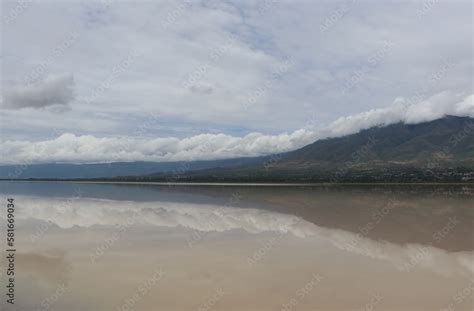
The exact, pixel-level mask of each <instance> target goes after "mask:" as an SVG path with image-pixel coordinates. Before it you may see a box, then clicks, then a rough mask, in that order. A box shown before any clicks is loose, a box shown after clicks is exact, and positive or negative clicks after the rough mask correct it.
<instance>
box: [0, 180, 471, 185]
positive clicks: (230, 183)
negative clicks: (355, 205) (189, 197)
mask: <svg viewBox="0 0 474 311" xmlns="http://www.w3.org/2000/svg"><path fill="white" fill-rule="evenodd" d="M4 181H6V182H32V183H77V184H123V185H156V186H225V187H231V186H248V187H311V186H364V185H367V186H403V185H419V186H474V183H472V182H439V183H434V182H406V183H403V182H392V183H391V182H367V183H347V182H346V183H344V182H341V183H330V182H321V183H245V182H235V183H233V182H153V181H91V180H28V179H0V182H4Z"/></svg>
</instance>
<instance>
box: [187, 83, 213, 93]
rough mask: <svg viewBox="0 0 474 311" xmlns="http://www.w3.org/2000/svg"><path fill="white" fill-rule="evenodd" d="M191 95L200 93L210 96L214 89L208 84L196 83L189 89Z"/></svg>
mask: <svg viewBox="0 0 474 311" xmlns="http://www.w3.org/2000/svg"><path fill="white" fill-rule="evenodd" d="M189 89H190V90H191V92H193V93H201V94H211V93H212V92H213V91H214V87H213V86H212V85H211V84H208V83H204V82H203V83H198V84H194V85H191V87H190V88H189Z"/></svg>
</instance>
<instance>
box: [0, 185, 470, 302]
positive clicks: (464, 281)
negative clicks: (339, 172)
mask: <svg viewBox="0 0 474 311" xmlns="http://www.w3.org/2000/svg"><path fill="white" fill-rule="evenodd" d="M0 194H1V202H3V203H2V204H4V205H5V206H6V203H7V201H6V199H7V197H13V198H14V199H15V202H16V206H17V207H16V211H15V218H16V249H17V254H16V267H15V269H16V289H15V291H16V297H15V305H14V308H12V307H11V306H10V305H7V304H6V302H5V299H4V298H3V297H4V293H3V292H2V301H1V302H0V306H1V309H2V310H3V309H4V308H5V309H6V310H9V309H11V310H472V309H473V299H474V296H473V291H474V253H473V251H474V238H473V226H474V204H473V203H474V186H466V185H464V186H463V185H458V186H428V185H424V186H413V185H410V186H369V185H367V186H322V185H321V186H307V187H303V186H288V187H283V186H281V187H258V186H252V187H250V186H215V185H214V186H166V185H162V186H158V185H123V184H121V185H114V184H86V183H53V182H51V183H46V182H41V183H40V182H0ZM3 210H4V209H3ZM0 217H1V218H2V219H0V221H1V231H2V232H5V231H6V228H5V224H6V221H5V217H6V212H3V213H2V214H1V215H0ZM4 236H5V234H4V233H2V238H1V240H2V244H1V248H2V252H3V250H4V249H5V248H6V245H5V238H4ZM3 257H5V256H2V258H3ZM1 266H2V269H1V271H2V275H1V278H2V284H4V282H6V278H5V266H6V261H5V258H3V259H2V262H1ZM2 288H4V286H2ZM3 291H4V290H3ZM7 308H8V309H7Z"/></svg>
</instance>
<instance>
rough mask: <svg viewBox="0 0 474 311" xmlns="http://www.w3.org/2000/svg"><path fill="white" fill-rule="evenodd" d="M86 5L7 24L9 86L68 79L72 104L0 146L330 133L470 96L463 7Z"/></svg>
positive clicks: (39, 6) (18, 115)
mask: <svg viewBox="0 0 474 311" xmlns="http://www.w3.org/2000/svg"><path fill="white" fill-rule="evenodd" d="M86 2H87V3H82V2H80V1H42V2H38V3H36V2H35V5H32V6H30V7H28V9H27V10H24V11H23V12H21V14H19V15H18V17H17V18H16V19H15V21H14V22H11V23H8V25H4V26H5V27H4V29H3V30H2V39H3V47H2V50H3V51H2V52H3V53H2V64H3V66H2V73H3V75H4V77H8V79H11V80H12V81H23V80H24V79H25V77H28V76H30V75H31V73H32V72H33V73H38V74H39V73H40V72H41V74H43V73H44V75H45V76H46V77H47V76H48V74H58V73H65V72H67V73H73V74H74V82H75V85H74V90H75V92H76V94H77V97H76V100H75V101H74V102H73V103H71V104H69V106H70V107H71V110H70V111H68V112H67V113H64V114H61V115H59V114H55V115H52V114H48V113H44V112H45V111H44V109H43V110H41V111H39V110H34V111H30V110H32V109H15V110H14V109H11V110H9V111H8V114H9V119H10V120H15V121H14V122H13V121H11V122H10V121H8V120H7V121H6V122H7V123H6V124H5V125H4V126H5V128H7V129H8V130H7V131H4V132H3V133H4V137H8V138H9V139H18V137H19V136H21V137H20V138H21V139H33V138H32V137H34V139H37V138H41V139H45V138H46V137H48V135H49V133H50V132H51V129H52V128H53V127H56V128H58V129H60V130H61V131H62V132H73V133H81V134H90V135H94V136H120V135H128V133H129V130H130V128H133V127H138V126H139V125H140V122H142V120H143V116H146V115H149V114H155V115H160V116H162V117H163V119H166V120H173V122H174V123H172V124H166V127H162V129H161V130H156V132H154V133H153V134H154V135H155V134H156V135H157V136H168V135H182V136H191V135H195V134H196V133H197V131H196V128H198V129H199V132H200V133H205V132H208V131H213V132H214V131H215V132H221V133H225V134H233V131H232V129H235V128H238V129H239V131H240V132H241V133H251V132H263V133H279V132H284V131H286V132H292V131H294V130H297V129H299V128H301V127H303V125H302V124H304V123H305V120H306V119H307V117H308V115H313V114H314V115H315V117H314V118H315V122H314V123H318V124H326V125H327V124H329V123H330V122H332V121H334V120H336V119H337V118H340V117H343V116H346V115H351V114H355V113H357V112H361V111H367V110H370V109H375V108H378V107H381V106H383V105H384V104H385V103H387V102H389V101H391V100H392V99H393V98H395V97H397V96H405V97H410V95H411V94H413V93H415V92H417V90H418V89H419V88H422V89H423V93H424V94H425V95H424V96H423V97H425V96H429V95H430V94H436V93H439V92H441V91H442V90H453V91H454V92H471V89H472V76H473V75H472V72H473V59H472V55H473V46H472V42H471V40H466V38H471V37H472V29H473V27H472V23H473V20H472V14H471V4H470V2H469V1H437V3H436V4H435V5H433V7H432V9H430V10H429V11H426V12H425V11H423V14H419V13H418V12H420V10H421V9H423V2H422V1H403V3H398V4H397V5H394V4H393V3H391V2H390V1H379V3H377V4H374V3H372V2H374V1H369V2H368V1H354V2H351V1H349V2H351V3H350V5H347V6H346V5H345V4H347V2H348V1H298V3H297V4H295V3H292V2H291V1H264V2H265V3H266V4H269V5H266V4H265V5H263V6H262V5H258V4H255V3H253V2H252V1H234V0H229V1H225V2H222V1H219V2H216V1H178V2H177V1H172V0H169V1H166V0H162V1H141V3H140V4H141V5H140V6H136V5H134V4H133V2H131V1H86ZM104 2H105V3H104ZM15 6H16V2H15V1H5V3H4V8H3V9H4V11H5V12H7V13H8V12H14V9H15ZM341 8H343V13H344V14H342V15H339V14H338V12H341V11H340V9H341ZM335 13H336V14H335ZM335 16H336V17H337V18H336V19H334V17H335ZM295 21H297V23H296V22H295ZM328 21H329V23H328ZM322 26H324V28H325V29H326V30H325V31H320V29H321V27H322ZM387 42H393V46H390V47H387V45H386V43H387ZM134 51H136V52H137V56H136V57H132V59H130V55H131V54H133V52H134ZM426 51H436V52H431V53H427V52H426ZM288 59H291V63H292V66H291V70H281V68H285V64H286V62H285V61H284V60H288ZM446 63H449V64H451V65H449V66H446ZM45 64H46V65H45ZM413 64H416V66H414V65H413ZM278 68H280V70H279V69H278ZM38 69H41V70H38ZM275 72H276V73H277V74H275ZM279 72H282V74H279ZM345 85H349V86H350V87H349V88H347V90H346V92H342V91H343V90H342V88H343V86H345ZM4 90H7V88H4ZM89 98H93V100H92V102H90V103H87V104H85V103H84V102H87V99H89ZM254 99H255V100H254ZM27 102H28V103H29V104H28V105H31V104H32V103H31V100H29V101H27ZM44 102H45V101H43V103H44ZM249 102H251V104H250V105H248V104H247V103H249ZM35 106H36V103H35ZM39 106H41V104H39ZM14 107H17V106H14ZM28 112H30V115H29V116H25V114H26V113H28ZM99 114H100V115H102V116H103V117H100V118H97V121H95V120H94V123H96V124H99V123H101V124H105V123H107V121H113V122H116V123H118V124H122V125H123V126H119V127H115V126H114V127H110V128H108V129H102V128H101V129H100V130H97V128H96V127H95V126H94V127H91V126H89V124H88V123H90V119H91V117H94V116H98V115H99ZM63 117H64V118H67V119H68V120H74V121H73V122H67V123H66V122H64V119H63ZM33 118H36V119H41V120H37V121H35V123H34V124H30V125H28V126H25V123H26V122H24V121H23V120H29V119H33ZM40 122H41V123H42V124H49V128H48V127H47V126H37V125H36V124H38V123H40ZM65 123H66V124H65ZM182 124H186V128H184V127H183V129H182V131H180V133H179V134H174V133H172V134H170V130H169V129H174V128H178V127H180V125H182ZM2 125H3V124H2Z"/></svg>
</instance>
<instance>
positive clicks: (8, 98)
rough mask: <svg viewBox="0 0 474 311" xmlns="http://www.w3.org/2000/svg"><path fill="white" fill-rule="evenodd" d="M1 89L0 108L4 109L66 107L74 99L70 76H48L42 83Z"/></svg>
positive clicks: (72, 81) (5, 86)
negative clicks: (0, 103) (1, 100)
mask: <svg viewBox="0 0 474 311" xmlns="http://www.w3.org/2000/svg"><path fill="white" fill-rule="evenodd" d="M3 88H4V97H3V102H2V106H3V108H6V109H21V108H36V109H38V108H45V107H49V106H56V107H57V106H67V105H68V104H69V103H70V102H71V101H73V100H74V98H75V92H74V78H73V76H72V75H62V76H49V77H47V78H46V79H44V80H43V81H39V82H35V83H31V84H26V85H24V84H14V85H11V86H8V85H4V87H3Z"/></svg>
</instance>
